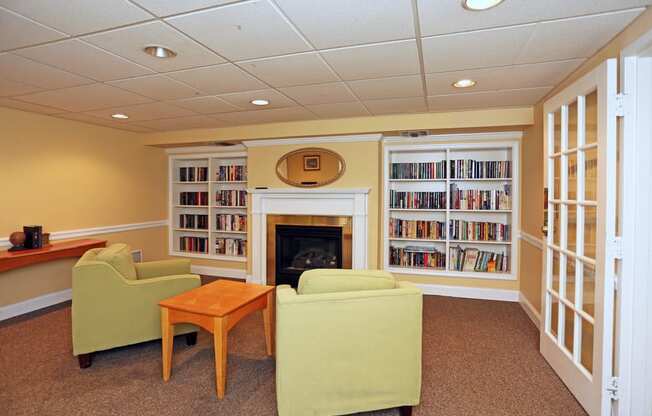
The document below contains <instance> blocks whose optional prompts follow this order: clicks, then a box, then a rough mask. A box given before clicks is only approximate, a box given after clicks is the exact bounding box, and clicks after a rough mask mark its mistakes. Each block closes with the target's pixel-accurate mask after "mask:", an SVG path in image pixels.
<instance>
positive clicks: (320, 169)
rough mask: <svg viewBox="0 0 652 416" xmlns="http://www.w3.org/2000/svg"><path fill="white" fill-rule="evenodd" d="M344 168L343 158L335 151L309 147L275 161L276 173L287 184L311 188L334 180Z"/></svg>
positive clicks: (340, 174)
mask: <svg viewBox="0 0 652 416" xmlns="http://www.w3.org/2000/svg"><path fill="white" fill-rule="evenodd" d="M344 168H345V165H344V159H342V157H341V156H340V155H338V154H337V153H335V152H333V151H331V150H327V149H321V148H318V147H310V148H304V149H299V150H295V151H293V152H290V153H286V154H285V155H283V156H282V157H281V158H280V159H279V160H278V163H276V174H277V175H278V177H279V178H280V179H281V180H282V181H283V182H285V183H287V184H288V185H292V186H299V187H302V188H313V187H316V186H324V185H327V184H329V183H332V182H334V181H336V180H337V179H338V178H339V177H340V176H342V174H343V173H344Z"/></svg>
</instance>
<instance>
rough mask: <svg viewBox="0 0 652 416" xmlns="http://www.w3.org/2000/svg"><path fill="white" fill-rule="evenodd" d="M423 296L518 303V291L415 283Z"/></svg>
mask: <svg viewBox="0 0 652 416" xmlns="http://www.w3.org/2000/svg"><path fill="white" fill-rule="evenodd" d="M414 285H415V286H417V287H418V288H419V289H421V290H423V294H424V295H438V296H450V297H454V298H467V299H484V300H501V301H506V302H518V294H519V292H518V290H507V289H487V288H477V287H466V286H446V285H436V284H423V283H415V284H414Z"/></svg>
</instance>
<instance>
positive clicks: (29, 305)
mask: <svg viewBox="0 0 652 416" xmlns="http://www.w3.org/2000/svg"><path fill="white" fill-rule="evenodd" d="M70 299H72V289H64V290H61V291H59V292H53V293H48V294H47V295H43V296H39V297H36V298H32V299H27V300H24V301H22V302H18V303H14V304H12V305H7V306H0V321H4V320H5V319H9V318H13V317H14V316H18V315H23V314H26V313H28V312H33V311H36V310H38V309H43V308H47V307H48V306H52V305H56V304H57V303H61V302H65V301H67V300H70Z"/></svg>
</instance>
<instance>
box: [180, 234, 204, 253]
mask: <svg viewBox="0 0 652 416" xmlns="http://www.w3.org/2000/svg"><path fill="white" fill-rule="evenodd" d="M179 250H180V251H191V252H193V253H208V238H206V237H188V236H183V237H179Z"/></svg>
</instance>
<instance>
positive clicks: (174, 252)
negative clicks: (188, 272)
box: [168, 146, 248, 262]
mask: <svg viewBox="0 0 652 416" xmlns="http://www.w3.org/2000/svg"><path fill="white" fill-rule="evenodd" d="M233 147H235V146H233ZM239 149H244V147H243V146H239ZM184 150H185V149H184ZM195 150H196V151H195V152H190V151H188V152H186V151H180V152H168V153H169V161H168V184H169V186H168V204H169V205H168V206H169V210H170V211H169V213H170V214H169V218H168V227H169V229H168V239H169V241H168V247H169V254H170V255H171V256H181V257H190V258H203V259H211V260H223V261H233V262H246V261H247V257H246V256H232V255H225V254H216V253H215V248H216V244H215V239H216V238H217V237H218V236H224V237H225V238H235V239H244V240H246V239H247V236H248V233H247V231H222V230H218V229H217V227H216V215H217V214H220V213H224V214H227V213H228V214H241V215H244V216H246V217H248V213H247V206H246V205H245V206H218V205H217V204H216V199H215V194H216V189H237V190H242V191H245V192H246V191H247V181H246V180H244V181H243V180H237V181H218V180H217V178H216V174H217V166H218V164H219V163H220V160H236V161H237V164H238V165H244V166H246V165H247V153H246V151H224V150H223V149H219V148H218V149H215V151H214V152H210V153H207V152H205V150H208V147H207V146H205V147H202V148H201V150H202V153H199V152H197V150H198V149H197V148H195ZM229 150H231V149H229ZM234 150H235V149H234ZM182 164H183V165H187V166H199V165H201V166H206V167H208V175H207V180H206V181H197V182H193V181H180V180H179V178H178V177H177V170H178V168H179V167H181V166H179V165H182ZM185 190H187V191H190V192H193V191H197V192H199V191H205V192H208V204H207V205H201V206H194V205H180V201H179V200H178V198H179V196H178V195H179V192H182V191H185ZM203 213H206V215H208V228H207V229H188V228H182V227H180V226H179V225H178V223H177V220H178V216H179V214H203ZM182 236H191V237H194V236H197V237H205V236H208V252H207V253H201V252H190V251H182V250H180V249H178V244H177V243H178V239H179V237H182ZM245 247H246V243H245Z"/></svg>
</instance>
